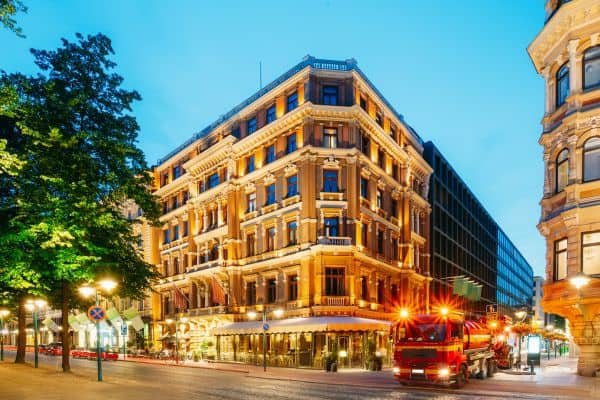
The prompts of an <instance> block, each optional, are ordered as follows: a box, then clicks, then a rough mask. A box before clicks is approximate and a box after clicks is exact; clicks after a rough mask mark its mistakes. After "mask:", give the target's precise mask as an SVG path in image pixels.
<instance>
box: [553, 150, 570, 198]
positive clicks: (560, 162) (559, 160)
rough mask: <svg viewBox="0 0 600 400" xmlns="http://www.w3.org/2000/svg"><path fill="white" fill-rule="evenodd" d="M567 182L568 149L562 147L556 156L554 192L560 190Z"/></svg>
mask: <svg viewBox="0 0 600 400" xmlns="http://www.w3.org/2000/svg"><path fill="white" fill-rule="evenodd" d="M568 182H569V150H567V149H563V150H562V151H561V152H560V153H558V157H556V193H559V192H562V191H563V190H564V188H565V186H567V183H568Z"/></svg>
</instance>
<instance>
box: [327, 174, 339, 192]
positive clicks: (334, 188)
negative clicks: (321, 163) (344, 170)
mask: <svg viewBox="0 0 600 400" xmlns="http://www.w3.org/2000/svg"><path fill="white" fill-rule="evenodd" d="M323 191H324V192H328V193H337V192H338V191H339V190H338V172H337V170H334V169H326V170H323Z"/></svg>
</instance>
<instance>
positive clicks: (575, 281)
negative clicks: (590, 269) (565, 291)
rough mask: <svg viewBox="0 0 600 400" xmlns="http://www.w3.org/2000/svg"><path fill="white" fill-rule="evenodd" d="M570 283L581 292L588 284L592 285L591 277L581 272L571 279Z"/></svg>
mask: <svg viewBox="0 0 600 400" xmlns="http://www.w3.org/2000/svg"><path fill="white" fill-rule="evenodd" d="M569 281H570V282H571V285H573V286H575V288H577V290H579V289H581V288H582V287H584V286H585V285H587V284H588V283H590V278H589V276H587V275H586V274H584V273H583V272H581V271H580V272H578V273H577V274H575V276H573V277H572V278H571V279H569Z"/></svg>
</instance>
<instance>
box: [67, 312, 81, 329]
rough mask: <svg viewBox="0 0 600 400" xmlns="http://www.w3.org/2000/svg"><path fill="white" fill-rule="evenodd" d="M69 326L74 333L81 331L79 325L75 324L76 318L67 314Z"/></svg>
mask: <svg viewBox="0 0 600 400" xmlns="http://www.w3.org/2000/svg"><path fill="white" fill-rule="evenodd" d="M69 325H71V328H73V330H74V331H79V329H81V325H80V324H79V322H77V317H76V316H74V315H71V314H69Z"/></svg>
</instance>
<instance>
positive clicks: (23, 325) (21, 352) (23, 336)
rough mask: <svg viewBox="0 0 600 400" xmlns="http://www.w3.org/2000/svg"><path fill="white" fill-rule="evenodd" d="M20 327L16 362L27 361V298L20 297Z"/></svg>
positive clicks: (22, 362)
mask: <svg viewBox="0 0 600 400" xmlns="http://www.w3.org/2000/svg"><path fill="white" fill-rule="evenodd" d="M17 318H18V323H19V326H18V329H19V332H18V333H17V356H16V357H15V363H18V364H24V363H25V346H26V345H27V331H26V329H27V319H26V318H27V314H26V310H25V298H24V297H21V298H19V306H18V316H17Z"/></svg>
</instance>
